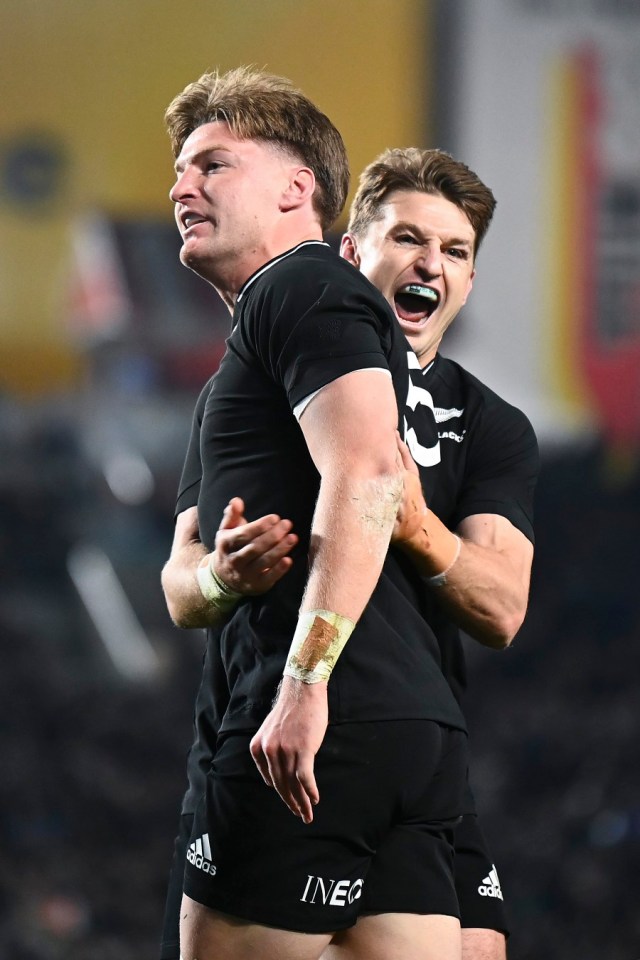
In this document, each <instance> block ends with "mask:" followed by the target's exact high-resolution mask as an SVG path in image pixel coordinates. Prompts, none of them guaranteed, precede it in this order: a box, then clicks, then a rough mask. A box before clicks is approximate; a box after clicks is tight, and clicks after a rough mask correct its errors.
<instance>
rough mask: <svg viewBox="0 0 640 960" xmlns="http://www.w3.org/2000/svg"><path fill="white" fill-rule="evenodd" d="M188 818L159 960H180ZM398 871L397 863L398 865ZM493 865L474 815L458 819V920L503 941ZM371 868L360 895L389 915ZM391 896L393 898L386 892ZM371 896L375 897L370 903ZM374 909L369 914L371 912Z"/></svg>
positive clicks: (180, 837)
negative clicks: (373, 901) (493, 881)
mask: <svg viewBox="0 0 640 960" xmlns="http://www.w3.org/2000/svg"><path fill="white" fill-rule="evenodd" d="M192 826H193V814H183V815H182V816H181V817H180V824H179V832H178V836H177V837H176V842H175V851H174V856H173V862H172V865H171V873H170V876H169V885H168V891H167V902H166V907H165V915H164V928H163V934H162V943H161V948H160V960H180V946H179V926H180V902H181V900H182V886H183V880H184V865H185V862H186V854H187V849H188V847H189V840H190V838H191V834H192ZM399 869H402V862H401V863H400V864H399ZM495 869H496V868H495V865H494V863H493V859H492V857H491V854H490V853H489V850H488V848H487V844H486V841H485V838H484V835H483V833H482V830H481V829H480V824H479V823H478V817H477V816H476V815H475V814H471V813H468V814H464V816H463V817H462V819H461V820H460V822H459V823H458V824H457V825H456V828H455V833H454V871H455V886H456V893H457V896H458V903H459V905H460V921H461V924H462V926H463V928H464V927H483V928H486V929H488V930H497V931H498V932H500V933H504V934H505V935H506V936H507V937H508V936H509V928H508V923H507V917H506V910H505V905H504V900H503V898H502V889H501V887H500V882H499V880H498V884H497V886H496V884H495V883H487V880H490V879H491V880H492V879H493V878H492V876H491V874H492V871H494V874H493V877H495V876H496V875H497V874H496V872H495ZM376 874H377V869H376V864H375V861H374V864H373V866H372V867H371V868H370V870H369V873H368V874H367V883H366V888H365V890H366V894H367V897H368V900H369V902H370V903H371V909H370V912H382V913H385V912H389V910H391V903H390V902H389V901H387V900H386V899H383V891H384V886H383V883H382V881H380V882H379V883H378V882H377V880H376ZM391 893H392V897H393V898H394V899H395V893H394V891H393V888H392V891H391ZM374 895H375V896H376V898H377V901H378V902H377V903H375V905H374V904H373V903H372V900H373V898H374ZM374 907H375V910H374Z"/></svg>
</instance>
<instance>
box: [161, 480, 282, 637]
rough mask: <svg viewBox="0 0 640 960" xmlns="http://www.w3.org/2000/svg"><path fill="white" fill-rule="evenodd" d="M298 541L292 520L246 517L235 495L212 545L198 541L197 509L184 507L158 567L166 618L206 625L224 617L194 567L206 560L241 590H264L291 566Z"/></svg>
mask: <svg viewBox="0 0 640 960" xmlns="http://www.w3.org/2000/svg"><path fill="white" fill-rule="evenodd" d="M297 542H298V538H297V536H296V535H295V534H294V533H292V532H291V521H290V520H282V519H281V518H280V517H278V516H276V515H275V514H268V515H267V516H265V517H261V518H260V519H259V520H254V521H252V522H251V523H249V522H247V520H246V519H245V517H244V503H243V502H242V500H241V499H240V498H239V497H234V498H233V499H232V500H231V501H230V503H229V504H228V506H227V507H226V509H225V511H224V514H223V517H222V520H221V522H220V527H219V529H218V532H217V534H216V543H215V551H214V552H213V553H209V552H208V550H207V548H206V547H205V546H204V544H203V543H202V542H201V541H200V529H199V526H198V509H197V507H189V508H188V509H187V510H184V511H183V512H182V513H180V514H179V515H178V517H177V519H176V528H175V533H174V538H173V545H172V548H171V555H170V557H169V559H168V561H167V563H166V564H165V566H164V569H163V571H162V588H163V590H164V594H165V599H166V601H167V607H168V610H169V614H170V615H171V619H172V620H173V622H174V623H175V624H176V626H178V627H185V628H188V627H208V626H213V625H214V624H216V623H219V622H221V621H222V620H223V619H224V617H222V616H221V615H220V612H219V610H218V609H217V608H216V607H215V606H214V605H212V604H211V603H210V602H209V601H207V600H205V598H204V596H203V595H202V592H201V590H200V586H199V584H198V580H197V575H196V571H197V569H198V567H199V566H202V565H203V564H211V565H212V568H213V569H214V570H215V572H216V573H217V575H218V576H219V577H220V579H221V580H222V581H223V582H224V583H225V584H226V585H227V586H228V587H230V588H231V589H232V590H235V591H236V592H237V593H240V594H243V595H245V594H246V595H251V594H258V593H265V592H266V591H267V590H269V589H270V588H271V587H272V586H273V585H274V583H276V582H277V581H278V580H280V578H281V577H283V576H284V574H285V573H286V572H287V571H288V570H289V569H290V567H291V564H292V562H293V561H292V560H291V558H290V557H289V556H288V554H289V552H290V551H291V550H292V549H293V547H294V546H295V544H296V543H297Z"/></svg>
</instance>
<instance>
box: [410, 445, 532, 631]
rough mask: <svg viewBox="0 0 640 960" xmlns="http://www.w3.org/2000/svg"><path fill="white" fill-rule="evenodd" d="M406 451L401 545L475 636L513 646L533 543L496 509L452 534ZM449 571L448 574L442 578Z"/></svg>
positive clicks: (456, 618)
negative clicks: (430, 505) (432, 507)
mask: <svg viewBox="0 0 640 960" xmlns="http://www.w3.org/2000/svg"><path fill="white" fill-rule="evenodd" d="M403 448H404V449H403ZM401 453H402V459H403V463H404V466H405V470H406V473H405V496H404V500H403V505H402V508H401V510H400V512H399V519H398V522H397V523H396V528H395V531H394V543H395V545H396V546H397V547H399V548H400V549H401V550H402V551H403V552H404V553H406V554H407V555H408V556H409V557H410V558H411V560H412V562H413V563H414V564H415V566H416V568H417V569H418V570H419V572H420V573H421V575H422V576H423V577H424V578H425V580H426V581H427V583H429V580H431V585H430V589H432V590H434V591H436V592H437V596H438V598H439V600H440V602H441V604H442V606H443V608H444V609H445V610H446V611H447V612H448V614H449V616H450V617H451V619H452V620H454V621H455V622H456V623H457V624H458V626H460V627H461V628H462V629H463V630H464V631H465V632H466V633H468V634H469V636H471V637H473V638H474V639H475V640H478V641H479V642H480V643H482V644H484V645H486V646H489V647H494V648H495V649H502V648H504V647H507V646H509V644H510V643H511V641H512V640H513V638H514V636H515V635H516V633H517V632H518V630H519V629H520V626H521V625H522V621H523V620H524V616H525V613H526V610H527V603H528V599H529V581H530V578H531V564H532V560H533V545H532V543H531V542H530V540H528V539H527V537H525V535H524V534H523V533H521V532H520V530H518V529H517V528H516V527H514V526H513V524H512V523H510V522H509V520H507V519H506V517H503V516H500V515H499V514H494V513H481V514H476V515H474V516H469V517H465V519H464V520H462V521H461V523H460V524H459V525H458V527H457V529H456V533H455V534H454V533H452V532H451V531H450V530H449V529H448V528H447V527H446V526H445V525H444V524H443V523H442V521H441V520H440V519H439V518H438V517H437V516H436V515H435V514H434V513H433V511H432V510H429V509H428V507H427V505H426V503H425V501H424V497H423V495H422V489H421V487H420V480H419V476H418V472H417V468H416V467H415V464H414V463H413V460H412V459H411V455H410V454H409V452H408V450H407V449H406V447H404V444H401ZM409 461H410V462H409ZM456 536H457V537H458V539H456ZM443 571H446V572H445V574H444V576H438V575H442V573H443Z"/></svg>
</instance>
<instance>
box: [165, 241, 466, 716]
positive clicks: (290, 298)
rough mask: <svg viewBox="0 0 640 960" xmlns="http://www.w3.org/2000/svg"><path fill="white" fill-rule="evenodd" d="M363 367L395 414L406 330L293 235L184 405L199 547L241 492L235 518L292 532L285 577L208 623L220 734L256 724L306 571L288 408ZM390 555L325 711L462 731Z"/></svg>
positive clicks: (358, 277)
mask: <svg viewBox="0 0 640 960" xmlns="http://www.w3.org/2000/svg"><path fill="white" fill-rule="evenodd" d="M371 367H380V368H383V369H386V370H388V371H389V372H390V374H391V377H392V380H393V385H394V390H395V393H396V398H397V399H398V406H399V415H400V421H402V417H403V415H404V402H405V398H406V395H407V390H408V375H407V363H406V341H405V339H404V337H403V336H402V333H401V331H400V330H399V328H398V327H397V324H396V323H395V318H394V317H393V314H392V313H391V310H390V308H389V306H388V304H387V303H386V301H385V300H384V298H383V297H382V296H381V294H380V293H379V292H378V290H377V289H376V288H375V287H374V286H373V285H372V284H370V283H369V281H368V280H366V278H365V277H363V275H362V274H360V273H358V271H357V270H355V269H354V268H353V267H352V266H351V265H349V264H348V263H347V262H346V261H344V260H343V259H341V258H340V257H339V256H338V255H337V254H335V253H334V252H333V251H332V250H331V249H330V248H329V247H328V246H327V245H325V244H320V243H306V244H303V245H301V246H299V247H297V248H295V249H294V250H293V251H290V252H289V253H288V254H285V255H284V256H282V257H278V258H276V259H275V260H274V261H271V262H270V263H269V264H267V265H266V266H265V267H263V268H262V269H261V270H259V271H258V272H257V274H255V275H254V276H253V277H251V278H250V279H249V280H248V281H247V283H246V284H245V285H244V287H243V288H242V290H241V291H240V294H239V296H238V302H237V304H236V309H235V311H234V317H233V330H232V333H231V335H230V337H229V338H228V340H227V345H226V351H225V354H224V357H223V359H222V361H221V364H220V367H219V369H218V371H217V372H216V374H215V376H214V377H212V379H211V380H210V381H209V384H208V385H207V387H206V388H205V390H204V391H203V394H202V395H201V398H200V402H199V404H198V410H197V412H196V416H195V420H194V429H195V430H196V431H197V427H198V422H199V434H200V437H199V446H197V445H196V444H192V446H191V448H190V449H191V453H192V454H193V453H197V454H199V457H195V458H193V459H191V460H188V462H187V464H186V465H185V471H184V473H183V480H182V483H181V494H180V497H179V501H178V511H181V510H183V509H185V508H186V507H187V506H190V505H192V497H193V494H194V491H195V490H196V488H197V487H198V486H199V489H198V500H197V503H198V517H199V524H200V534H201V538H202V540H203V542H204V543H205V544H206V545H207V546H208V547H209V549H212V548H213V545H214V539H215V533H216V531H217V529H218V526H219V522H220V519H221V517H222V512H223V510H224V507H225V506H226V504H227V503H228V501H229V500H230V498H231V497H232V496H242V498H243V499H244V501H245V508H246V515H247V516H248V517H252V518H255V517H258V516H261V515H263V514H266V513H278V514H280V515H281V516H286V517H289V518H290V519H291V520H292V521H293V524H294V529H295V530H296V532H297V534H298V536H299V537H300V542H299V544H298V545H297V547H296V548H295V550H294V552H293V554H292V556H293V559H294V564H293V568H292V570H291V571H290V572H289V573H288V574H287V575H286V577H284V578H283V579H282V580H281V581H280V582H279V583H278V584H276V585H275V587H273V588H272V590H270V591H269V592H268V593H267V594H264V595H262V596H259V597H251V598H245V599H244V600H243V601H241V602H240V603H239V605H238V606H237V607H236V609H235V610H234V612H233V614H232V615H231V617H230V619H229V621H228V622H227V623H226V624H225V625H224V626H223V627H222V629H221V631H220V651H221V657H222V662H223V665H224V671H225V674H226V679H227V684H228V688H229V702H228V706H227V709H226V712H225V714H224V717H223V718H222V721H221V730H222V732H229V731H234V730H253V729H256V728H257V727H258V726H259V725H260V723H261V722H262V720H263V719H264V717H265V716H266V714H267V713H268V712H269V710H270V708H271V703H272V701H273V698H274V695H275V693H276V689H277V685H278V683H279V681H280V678H281V676H282V671H283V668H284V664H285V660H286V655H287V653H288V650H289V646H290V643H291V638H292V636H293V633H294V630H295V626H296V623H297V619H298V611H299V607H300V603H301V600H302V594H303V590H304V586H305V583H306V580H307V573H308V570H307V563H306V557H307V553H308V547H309V533H310V529H311V521H312V516H313V511H314V508H315V503H316V500H317V495H318V490H319V483H320V477H319V474H318V472H317V470H316V468H315V466H314V464H313V462H312V460H311V457H310V455H309V453H308V450H307V447H306V444H305V441H304V437H303V434H302V431H301V429H300V426H299V424H298V421H297V420H296V418H295V416H294V413H293V409H294V408H295V406H296V405H297V404H299V403H300V401H302V400H303V399H304V398H305V397H307V396H309V395H310V394H311V393H313V392H314V391H315V390H318V389H320V388H321V387H322V386H324V385H326V384H327V383H330V382H331V381H332V380H335V379H336V378H338V377H340V376H342V375H344V374H346V373H348V372H350V371H353V370H358V369H364V368H371ZM198 459H199V463H198V462H197V461H198ZM200 464H201V467H200ZM200 470H201V476H198V474H199V472H200ZM404 566H405V565H404V564H403V558H400V557H399V556H398V555H397V554H396V553H395V551H392V550H391V551H389V554H388V556H387V559H386V560H385V564H384V568H383V571H382V574H381V576H380V579H379V581H378V584H377V586H376V588H375V590H374V593H373V595H372V597H371V600H370V601H369V603H368V604H367V607H366V608H365V610H364V613H363V614H362V617H361V618H360V620H359V622H358V624H357V625H356V628H355V630H354V632H353V634H352V635H351V637H350V639H349V642H348V643H347V645H346V647H345V649H344V651H343V653H342V655H341V657H340V660H339V661H338V663H337V665H336V667H335V669H334V671H333V674H332V677H331V680H330V682H329V722H330V723H336V722H344V721H355V720H358V721H360V720H383V719H431V720H437V721H440V722H442V723H445V724H448V725H450V726H453V727H458V728H462V729H464V720H463V718H462V714H461V712H460V710H459V707H458V705H457V703H456V701H455V699H454V697H453V696H452V693H451V689H450V687H449V685H448V684H447V682H446V680H445V679H444V676H443V674H442V672H441V670H440V651H439V647H438V643H437V640H436V639H435V636H434V634H433V632H432V630H431V629H430V628H429V626H428V625H427V623H426V621H425V619H424V617H423V615H422V610H421V599H420V594H421V590H422V586H421V584H420V583H419V580H418V578H417V577H416V576H415V575H414V574H413V571H406V570H405V569H404Z"/></svg>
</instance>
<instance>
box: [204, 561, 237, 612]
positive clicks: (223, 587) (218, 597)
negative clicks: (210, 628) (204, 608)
mask: <svg viewBox="0 0 640 960" xmlns="http://www.w3.org/2000/svg"><path fill="white" fill-rule="evenodd" d="M211 563H212V560H210V561H209V563H207V564H206V566H203V567H198V569H197V570H196V576H197V578H198V586H199V587H200V593H201V594H202V596H203V597H204V598H205V600H206V601H207V602H208V603H210V604H211V606H213V607H215V608H216V610H218V611H219V612H220V613H229V612H230V611H231V610H233V608H234V607H235V605H236V604H237V602H238V600H239V599H240V597H241V596H242V594H241V593H237V592H236V591H235V590H232V589H231V587H229V586H227V584H226V583H225V582H224V580H221V579H220V577H219V576H218V574H217V573H216V572H215V570H214V569H213V567H212V566H211Z"/></svg>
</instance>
